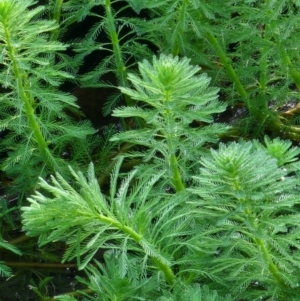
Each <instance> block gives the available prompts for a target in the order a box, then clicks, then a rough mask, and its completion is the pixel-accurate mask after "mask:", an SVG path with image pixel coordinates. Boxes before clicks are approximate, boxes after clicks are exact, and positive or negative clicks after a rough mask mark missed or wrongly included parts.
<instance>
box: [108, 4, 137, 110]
mask: <svg viewBox="0 0 300 301" xmlns="http://www.w3.org/2000/svg"><path fill="white" fill-rule="evenodd" d="M104 6H105V12H106V22H107V27H108V32H109V36H110V39H111V43H112V46H113V51H114V57H115V63H116V66H117V76H118V80H119V84H120V86H123V87H128V86H129V85H128V82H127V72H126V67H125V64H124V62H123V58H122V51H121V47H120V42H119V38H118V33H117V30H116V26H115V19H114V16H113V13H112V9H111V1H110V0H105V3H104ZM124 98H125V101H126V104H127V105H128V106H132V105H134V101H133V100H132V98H131V97H129V96H128V95H126V94H124Z"/></svg>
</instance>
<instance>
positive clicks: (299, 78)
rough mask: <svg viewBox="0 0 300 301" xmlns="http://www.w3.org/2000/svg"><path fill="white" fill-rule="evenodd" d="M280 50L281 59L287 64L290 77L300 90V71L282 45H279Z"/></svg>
mask: <svg viewBox="0 0 300 301" xmlns="http://www.w3.org/2000/svg"><path fill="white" fill-rule="evenodd" d="M278 44H279V43H278ZM279 50H280V55H281V59H282V61H283V63H284V64H285V65H286V66H287V68H288V72H289V75H290V77H291V78H292V80H293V81H294V83H295V84H296V86H297V88H298V89H299V90H300V73H299V72H298V71H297V69H296V68H295V66H294V65H293V63H292V61H291V59H290V57H289V55H288V53H287V52H286V49H285V48H284V47H283V46H282V45H279Z"/></svg>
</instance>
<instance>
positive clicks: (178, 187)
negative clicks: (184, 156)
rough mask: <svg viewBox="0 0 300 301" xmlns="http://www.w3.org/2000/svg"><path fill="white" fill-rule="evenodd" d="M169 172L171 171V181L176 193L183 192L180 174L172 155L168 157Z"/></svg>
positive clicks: (175, 159)
mask: <svg viewBox="0 0 300 301" xmlns="http://www.w3.org/2000/svg"><path fill="white" fill-rule="evenodd" d="M170 163H171V171H172V180H173V185H174V187H175V190H176V192H179V191H183V190H184V189H185V187H184V184H183V182H182V178H181V174H180V172H179V169H178V161H177V158H176V156H175V155H174V154H171V156H170Z"/></svg>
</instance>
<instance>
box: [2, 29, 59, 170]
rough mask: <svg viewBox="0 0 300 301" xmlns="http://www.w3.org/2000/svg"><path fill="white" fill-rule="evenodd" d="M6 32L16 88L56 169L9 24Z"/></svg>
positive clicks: (32, 124) (39, 140)
mask: <svg viewBox="0 0 300 301" xmlns="http://www.w3.org/2000/svg"><path fill="white" fill-rule="evenodd" d="M4 24H5V23H4ZM4 33H5V38H6V43H7V48H8V52H9V57H10V60H11V62H12V66H13V72H14V75H15V78H16V86H17V87H16V88H17V91H18V95H19V96H20V98H21V100H22V101H23V103H24V109H25V113H26V116H27V118H28V124H29V127H30V129H31V130H32V131H33V135H34V138H35V140H36V142H37V144H38V146H39V149H40V151H41V153H42V155H43V156H44V158H45V160H46V162H47V164H48V166H49V167H50V169H51V170H52V171H54V166H53V164H52V162H51V160H49V154H50V151H49V149H48V144H47V142H46V140H45V138H44V136H43V134H42V131H41V129H40V127H39V125H38V122H37V120H36V116H35V114H34V108H33V104H34V98H33V97H32V96H31V95H30V94H28V93H26V86H29V85H30V83H28V75H27V74H26V72H25V71H22V68H19V66H18V63H17V60H16V55H15V50H14V48H13V46H12V43H11V37H10V33H9V32H8V30H7V26H4Z"/></svg>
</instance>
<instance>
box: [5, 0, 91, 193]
mask: <svg viewBox="0 0 300 301" xmlns="http://www.w3.org/2000/svg"><path fill="white" fill-rule="evenodd" d="M33 4H34V2H33V1H31V0H24V1H17V0H12V1H10V0H9V1H8V0H4V1H1V3H0V41H1V44H0V52H1V57H0V63H1V70H0V83H1V85H2V87H3V88H5V89H6V90H5V92H3V93H2V94H1V95H0V108H1V110H0V111H1V112H0V116H1V122H0V130H1V131H4V130H6V131H7V134H6V135H5V139H1V142H0V148H1V151H2V153H3V154H4V153H5V152H6V153H7V154H8V157H7V159H6V160H5V161H4V162H2V164H1V168H2V170H4V171H5V172H6V174H7V175H8V176H10V177H12V178H13V179H14V180H15V182H14V184H15V186H16V187H18V189H20V190H21V191H26V190H31V189H32V188H33V187H34V186H35V184H36V181H37V177H38V176H40V175H43V176H47V175H48V174H49V172H53V171H60V172H61V173H64V171H65V170H66V169H67V168H66V166H67V165H66V164H65V163H64V160H63V159H62V154H63V152H68V153H69V154H70V159H71V161H72V162H73V163H74V164H76V162H82V163H84V162H87V161H86V160H88V161H89V152H90V149H89V144H90V142H91V141H90V138H89V137H91V135H92V134H93V133H94V130H93V129H92V127H91V124H90V123H89V122H88V121H82V122H80V123H78V124H76V123H75V122H74V121H73V120H72V118H71V117H70V115H69V114H67V112H76V111H77V105H76V104H75V98H74V97H73V96H72V95H70V94H67V93H63V92H62V91H59V90H58V87H59V85H60V84H61V83H62V82H63V81H65V80H67V79H72V78H73V76H72V75H71V74H69V73H68V72H66V71H65V70H66V69H67V67H68V65H69V62H68V61H66V60H65V57H64V56H61V55H60V53H61V52H62V51H64V50H65V49H66V47H67V45H64V44H62V43H60V42H57V41H51V40H50V38H49V34H50V32H51V31H53V30H55V29H56V28H57V24H56V23H55V21H46V20H42V19H39V16H40V14H41V13H43V11H44V8H43V7H41V6H39V7H36V8H34V9H31V10H29V8H30V6H31V5H33ZM16 20H18V22H16ZM54 61H56V63H54ZM78 127H80V131H78V130H77V129H78Z"/></svg>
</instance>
